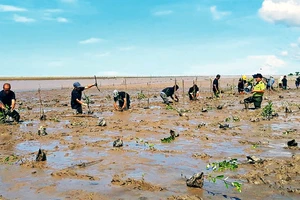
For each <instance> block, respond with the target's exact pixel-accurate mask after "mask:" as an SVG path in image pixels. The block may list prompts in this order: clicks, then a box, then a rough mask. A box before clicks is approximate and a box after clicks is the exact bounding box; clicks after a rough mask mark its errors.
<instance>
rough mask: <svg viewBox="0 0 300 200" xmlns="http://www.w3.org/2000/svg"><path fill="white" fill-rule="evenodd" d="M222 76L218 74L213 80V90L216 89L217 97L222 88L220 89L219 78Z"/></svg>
mask: <svg viewBox="0 0 300 200" xmlns="http://www.w3.org/2000/svg"><path fill="white" fill-rule="evenodd" d="M220 78H221V76H220V75H219V74H218V75H217V76H216V78H215V79H214V81H213V91H214V94H215V97H217V98H218V97H219V94H220V90H219V79H220Z"/></svg>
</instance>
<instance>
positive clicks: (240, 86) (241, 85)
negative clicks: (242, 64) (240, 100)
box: [238, 78, 245, 94]
mask: <svg viewBox="0 0 300 200" xmlns="http://www.w3.org/2000/svg"><path fill="white" fill-rule="evenodd" d="M244 86H245V81H244V80H243V79H242V78H240V79H239V82H238V92H239V94H244Z"/></svg>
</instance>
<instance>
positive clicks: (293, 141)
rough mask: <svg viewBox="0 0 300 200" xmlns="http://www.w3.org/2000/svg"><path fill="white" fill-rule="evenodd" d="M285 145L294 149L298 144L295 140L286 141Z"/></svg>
mask: <svg viewBox="0 0 300 200" xmlns="http://www.w3.org/2000/svg"><path fill="white" fill-rule="evenodd" d="M287 145H288V147H296V146H298V143H297V142H296V140H295V139H293V140H291V141H288V142H287Z"/></svg>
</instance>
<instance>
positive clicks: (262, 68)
mask: <svg viewBox="0 0 300 200" xmlns="http://www.w3.org/2000/svg"><path fill="white" fill-rule="evenodd" d="M247 60H249V61H250V62H251V61H252V62H254V63H255V64H256V65H257V66H258V67H259V71H258V72H260V73H262V74H276V73H277V71H278V68H280V67H283V66H285V64H286V63H285V62H284V61H283V60H281V59H279V58H277V57H276V56H275V55H255V56H248V57H247Z"/></svg>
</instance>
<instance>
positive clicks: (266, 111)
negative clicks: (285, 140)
mask: <svg viewBox="0 0 300 200" xmlns="http://www.w3.org/2000/svg"><path fill="white" fill-rule="evenodd" d="M273 112H274V109H273V103H272V101H268V105H266V106H265V107H264V108H263V110H262V113H261V116H263V117H264V118H266V119H267V120H270V119H272V117H273V116H272V114H273Z"/></svg>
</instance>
